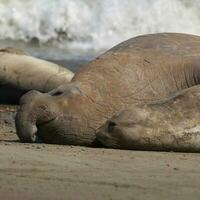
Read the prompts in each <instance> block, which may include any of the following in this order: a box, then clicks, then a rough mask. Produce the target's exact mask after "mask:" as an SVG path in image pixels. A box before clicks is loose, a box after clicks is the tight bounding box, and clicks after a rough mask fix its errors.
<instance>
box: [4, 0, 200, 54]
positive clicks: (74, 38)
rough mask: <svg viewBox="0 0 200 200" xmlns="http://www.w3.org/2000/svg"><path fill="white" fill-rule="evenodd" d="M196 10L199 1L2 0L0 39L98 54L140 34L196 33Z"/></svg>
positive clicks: (199, 18) (199, 24)
mask: <svg viewBox="0 0 200 200" xmlns="http://www.w3.org/2000/svg"><path fill="white" fill-rule="evenodd" d="M199 9H200V3H199V0H193V1H187V0H123V1H122V0H76V1H74V0H56V1H52V0H21V1H17V0H1V1H0V27H1V29H0V40H4V41H5V40H9V41H22V42H25V43H34V44H35V43H38V44H39V45H41V46H45V45H49V46H51V47H56V48H59V49H64V50H66V49H67V50H68V51H70V50H72V51H76V50H77V49H79V50H83V51H90V52H91V51H96V52H100V51H102V50H105V49H108V48H110V47H112V46H113V45H115V44H117V43H119V42H121V41H123V40H126V39H128V38H130V37H133V36H136V35H139V34H146V33H155V32H184V33H191V34H200V12H199Z"/></svg>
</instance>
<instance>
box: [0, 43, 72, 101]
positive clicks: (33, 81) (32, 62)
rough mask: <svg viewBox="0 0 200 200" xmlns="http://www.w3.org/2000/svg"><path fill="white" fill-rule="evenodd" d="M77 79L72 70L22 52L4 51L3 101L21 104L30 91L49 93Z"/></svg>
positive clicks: (0, 58)
mask: <svg viewBox="0 0 200 200" xmlns="http://www.w3.org/2000/svg"><path fill="white" fill-rule="evenodd" d="M73 76H74V74H73V73H72V72H71V71H69V70H68V69H66V68H64V67H61V66H59V65H57V64H54V63H51V62H48V61H45V60H42V59H39V58H34V57H32V56H30V55H28V54H26V53H25V52H24V51H23V50H21V49H15V48H12V47H8V48H5V49H0V91H1V95H0V102H7V103H8V102H17V101H18V99H19V97H21V95H22V94H24V93H25V92H27V91H29V90H38V91H41V92H48V91H50V90H52V89H54V88H56V87H58V86H59V85H61V84H63V83H68V82H70V81H71V79H72V77H73Z"/></svg>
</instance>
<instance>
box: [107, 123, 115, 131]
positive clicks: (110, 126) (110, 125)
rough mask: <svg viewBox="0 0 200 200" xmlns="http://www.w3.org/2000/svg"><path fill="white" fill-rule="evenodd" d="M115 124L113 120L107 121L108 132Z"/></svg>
mask: <svg viewBox="0 0 200 200" xmlns="http://www.w3.org/2000/svg"><path fill="white" fill-rule="evenodd" d="M116 125H117V124H116V123H115V122H112V121H110V122H109V123H108V132H112V131H113V130H114V128H115V126H116Z"/></svg>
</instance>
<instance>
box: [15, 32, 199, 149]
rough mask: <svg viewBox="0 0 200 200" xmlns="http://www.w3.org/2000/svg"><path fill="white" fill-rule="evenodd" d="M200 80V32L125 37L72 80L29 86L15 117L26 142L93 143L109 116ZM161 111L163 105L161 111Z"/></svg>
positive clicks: (150, 101) (164, 95)
mask: <svg viewBox="0 0 200 200" xmlns="http://www.w3.org/2000/svg"><path fill="white" fill-rule="evenodd" d="M199 82H200V37H198V36H193V35H187V34H178V33H161V34H152V35H144V36H139V37H136V38H132V39H130V40H127V41H125V42H123V43H121V44H119V45H117V46H116V47H114V48H112V49H111V50H109V51H108V52H106V53H105V54H103V55H101V56H100V57H98V58H96V59H95V60H93V61H91V62H90V63H88V64H87V65H85V66H84V67H83V68H82V69H81V70H80V71H79V72H78V73H77V74H76V75H75V76H74V78H73V79H72V82H71V83H70V84H69V85H62V86H60V87H58V88H57V89H55V90H53V91H51V92H50V93H47V94H41V93H39V92H34V91H32V92H29V93H28V94H26V95H25V96H23V97H22V99H21V107H20V110H19V112H18V114H17V117H16V128H17V134H18V136H19V138H20V139H21V141H22V142H34V141H35V138H36V137H35V135H36V136H37V137H39V139H40V140H42V141H44V142H47V143H57V144H73V145H86V146H92V145H94V144H96V140H97V139H96V133H97V130H98V128H100V127H101V126H102V125H103V124H104V123H105V122H106V120H108V119H110V118H111V117H112V116H113V115H115V114H117V113H118V112H119V111H121V110H123V109H127V108H129V107H131V106H137V105H138V107H139V106H140V105H144V104H149V103H152V102H156V101H161V100H162V99H165V98H167V97H169V96H172V95H173V94H174V93H176V92H178V91H182V90H183V89H186V88H190V87H193V86H195V85H198V84H199ZM161 112H162V111H161Z"/></svg>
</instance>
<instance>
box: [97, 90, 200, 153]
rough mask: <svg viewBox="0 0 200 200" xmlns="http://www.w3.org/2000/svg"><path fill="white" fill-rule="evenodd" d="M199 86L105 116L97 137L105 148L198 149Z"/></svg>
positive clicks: (199, 144) (189, 150) (188, 150)
mask: <svg viewBox="0 0 200 200" xmlns="http://www.w3.org/2000/svg"><path fill="white" fill-rule="evenodd" d="M199 119H200V86H194V87H191V88H188V89H185V90H183V91H181V92H178V93H177V94H175V95H173V96H171V97H169V98H167V99H163V100H162V101H160V102H155V103H152V104H145V105H140V106H134V105H133V106H130V107H129V108H127V109H126V110H123V111H121V112H119V113H118V114H116V115H115V116H113V117H112V118H111V119H109V120H108V121H107V122H106V123H105V124H104V125H103V126H102V127H101V128H100V129H99V131H98V133H97V138H98V140H99V141H101V142H102V144H104V145H105V146H107V147H109V148H119V149H137V150H157V151H158V150H159V151H184V152H200V123H199Z"/></svg>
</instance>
